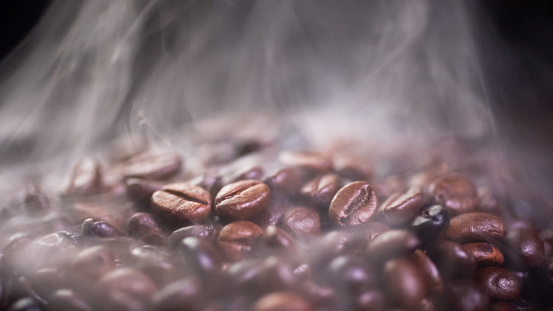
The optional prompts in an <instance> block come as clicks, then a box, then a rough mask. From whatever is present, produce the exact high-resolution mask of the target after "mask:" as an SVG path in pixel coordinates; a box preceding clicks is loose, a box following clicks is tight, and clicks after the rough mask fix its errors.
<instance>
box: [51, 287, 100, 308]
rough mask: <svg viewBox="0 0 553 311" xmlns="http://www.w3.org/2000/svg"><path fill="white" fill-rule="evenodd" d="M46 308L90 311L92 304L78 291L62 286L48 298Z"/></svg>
mask: <svg viewBox="0 0 553 311" xmlns="http://www.w3.org/2000/svg"><path fill="white" fill-rule="evenodd" d="M48 310H74V311H92V306H91V305H90V304H89V303H88V302H87V301H86V299H85V297H83V296H81V295H80V294H79V293H77V292H75V291H73V290H71V289H67V288H64V289H59V290H57V291H55V292H54V293H53V294H52V295H51V296H50V297H49V298H48Z"/></svg>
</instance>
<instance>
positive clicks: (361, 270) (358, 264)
mask: <svg viewBox="0 0 553 311" xmlns="http://www.w3.org/2000/svg"><path fill="white" fill-rule="evenodd" d="M325 280H326V282H327V284H328V285H330V286H333V287H335V288H336V289H337V290H343V289H348V290H349V291H350V292H351V293H355V292H356V291H358V290H359V289H360V288H363V287H371V286H374V285H375V284H376V276H375V274H374V272H373V271H372V270H371V269H370V267H369V265H368V263H367V261H366V260H364V259H363V258H361V257H359V256H352V255H343V256H339V257H337V258H335V259H334V260H332V261H331V262H330V264H329V266H328V268H327V269H326V273H325Z"/></svg>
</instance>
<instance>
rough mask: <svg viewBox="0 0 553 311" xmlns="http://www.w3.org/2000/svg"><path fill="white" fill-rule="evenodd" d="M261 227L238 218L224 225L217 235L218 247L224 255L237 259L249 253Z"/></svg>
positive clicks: (259, 234)
mask: <svg viewBox="0 0 553 311" xmlns="http://www.w3.org/2000/svg"><path fill="white" fill-rule="evenodd" d="M261 234H263V229H261V227H259V226H258V225H256V224H254V223H253V222H249V221H245V220H238V221H234V222H231V223H230V224H228V225H226V226H224V227H223V228H222V229H221V231H220V232H219V235H218V237H217V242H218V244H219V247H220V248H221V249H222V250H223V252H224V253H225V255H226V256H227V257H228V258H229V259H231V260H233V261H238V260H241V259H242V258H243V257H245V256H247V254H249V253H251V252H252V250H253V248H254V244H255V243H256V241H257V239H258V238H259V237H260V236H261Z"/></svg>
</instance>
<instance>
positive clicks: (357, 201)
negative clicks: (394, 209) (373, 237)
mask: <svg viewBox="0 0 553 311" xmlns="http://www.w3.org/2000/svg"><path fill="white" fill-rule="evenodd" d="M377 206H378V200H377V198H376V193H375V192H374V190H373V188H372V187H371V185H370V184H368V183H366V182H364V181H354V182H351V183H349V184H347V185H345V186H344V187H342V189H340V190H339V191H338V192H337V193H336V195H335V196H334V198H333V199H332V202H331V203H330V207H329V210H328V216H329V218H330V220H331V221H332V222H333V223H335V224H338V225H340V226H346V227H349V226H356V225H361V224H364V223H367V222H368V221H369V220H371V218H372V217H373V216H374V215H375V213H376V211H377Z"/></svg>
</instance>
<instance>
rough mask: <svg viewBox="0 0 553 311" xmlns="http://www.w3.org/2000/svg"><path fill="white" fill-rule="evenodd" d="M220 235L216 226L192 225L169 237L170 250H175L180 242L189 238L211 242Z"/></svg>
mask: <svg viewBox="0 0 553 311" xmlns="http://www.w3.org/2000/svg"><path fill="white" fill-rule="evenodd" d="M217 233H218V228H216V227H215V225H192V226H188V227H184V228H180V229H177V230H175V231H173V233H171V235H170V236H169V248H174V247H175V246H176V245H178V244H179V243H180V241H181V240H182V239H184V238H187V237H195V238H200V239H206V240H211V239H213V238H214V237H215V236H216V235H217Z"/></svg>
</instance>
